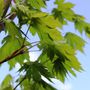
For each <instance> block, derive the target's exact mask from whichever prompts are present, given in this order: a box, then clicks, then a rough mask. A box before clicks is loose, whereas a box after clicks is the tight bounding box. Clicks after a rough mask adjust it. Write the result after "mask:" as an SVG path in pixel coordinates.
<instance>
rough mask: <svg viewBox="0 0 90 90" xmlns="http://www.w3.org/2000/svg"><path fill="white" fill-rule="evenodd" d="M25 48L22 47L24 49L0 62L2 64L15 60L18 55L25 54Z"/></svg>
mask: <svg viewBox="0 0 90 90" xmlns="http://www.w3.org/2000/svg"><path fill="white" fill-rule="evenodd" d="M24 48H25V46H22V47H21V48H19V49H18V50H16V51H14V52H13V53H12V54H11V55H10V56H8V57H7V58H5V59H4V60H2V61H0V64H2V63H4V62H7V61H9V60H11V59H12V58H14V57H16V56H18V55H21V54H23V53H24V52H25V51H24Z"/></svg>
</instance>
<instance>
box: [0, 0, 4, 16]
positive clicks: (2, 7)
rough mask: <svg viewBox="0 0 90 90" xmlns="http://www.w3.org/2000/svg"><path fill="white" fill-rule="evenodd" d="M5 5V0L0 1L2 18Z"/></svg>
mask: <svg viewBox="0 0 90 90" xmlns="http://www.w3.org/2000/svg"><path fill="white" fill-rule="evenodd" d="M4 4H5V3H4V0H0V17H1V16H2V14H3V11H4Z"/></svg>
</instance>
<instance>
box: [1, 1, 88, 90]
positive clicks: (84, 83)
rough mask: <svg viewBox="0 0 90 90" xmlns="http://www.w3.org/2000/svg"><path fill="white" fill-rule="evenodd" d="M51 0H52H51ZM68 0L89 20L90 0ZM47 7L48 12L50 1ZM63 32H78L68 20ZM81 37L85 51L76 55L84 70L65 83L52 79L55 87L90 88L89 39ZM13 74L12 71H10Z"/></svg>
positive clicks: (60, 89) (64, 89)
mask: <svg viewBox="0 0 90 90" xmlns="http://www.w3.org/2000/svg"><path fill="white" fill-rule="evenodd" d="M51 1H53V0H51ZM66 1H70V2H72V3H74V4H76V6H75V7H74V9H73V10H74V11H75V12H76V13H77V14H80V15H83V16H85V17H86V21H88V22H90V0H66ZM48 5H49V7H48V9H47V10H46V11H48V12H50V9H51V8H52V7H53V4H52V3H51V2H50V3H49V4H48ZM63 30H64V32H67V31H71V32H75V33H77V34H78V32H77V31H75V29H74V25H73V24H72V23H70V22H69V25H68V26H64V28H63ZM2 37H3V32H2V33H1V34H0V41H1V39H2ZM82 37H83V38H84V39H85V40H87V42H88V43H87V44H86V46H85V47H84V51H85V53H84V54H82V53H80V52H78V53H77V57H78V59H79V60H80V62H81V64H82V66H83V68H84V70H85V71H83V72H82V73H78V72H77V77H76V78H75V77H72V76H71V77H68V78H67V79H66V82H65V84H62V83H61V82H59V81H56V80H54V82H55V83H56V84H55V87H57V89H58V90H90V60H89V58H90V39H88V38H87V37H85V36H84V35H82ZM31 56H32V58H34V57H35V56H38V55H37V54H35V55H34V53H32V54H31ZM7 67H8V65H7V64H6V63H4V65H3V66H2V67H0V82H1V81H2V80H3V79H4V77H5V75H6V74H7V73H8V68H7ZM10 73H12V74H13V72H10Z"/></svg>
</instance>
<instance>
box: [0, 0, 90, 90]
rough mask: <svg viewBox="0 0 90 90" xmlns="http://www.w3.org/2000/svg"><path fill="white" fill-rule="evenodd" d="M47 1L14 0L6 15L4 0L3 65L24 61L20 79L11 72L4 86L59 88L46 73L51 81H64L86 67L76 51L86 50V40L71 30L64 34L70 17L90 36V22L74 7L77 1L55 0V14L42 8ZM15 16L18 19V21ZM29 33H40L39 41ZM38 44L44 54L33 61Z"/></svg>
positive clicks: (0, 23)
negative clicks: (82, 65) (31, 56)
mask: <svg viewBox="0 0 90 90" xmlns="http://www.w3.org/2000/svg"><path fill="white" fill-rule="evenodd" d="M8 1H10V0H8ZM47 1H49V0H12V2H13V3H14V6H13V3H10V5H9V8H10V10H8V12H9V13H8V12H6V14H5V15H3V12H4V9H5V2H4V0H1V1H0V6H1V7H0V32H5V34H6V36H5V37H3V40H2V42H1V43H2V46H1V47H0V65H3V63H4V62H7V63H8V64H9V66H10V67H9V69H10V70H13V68H15V65H16V64H17V63H19V64H20V69H19V70H18V72H19V73H20V74H19V75H18V79H17V80H16V82H14V81H15V79H14V78H13V77H12V76H11V75H7V77H6V78H5V79H4V80H3V82H2V84H1V86H0V90H18V89H17V87H18V86H19V89H20V90H55V88H54V87H52V86H51V85H49V84H48V83H47V82H46V81H45V80H44V79H43V78H42V77H44V78H46V79H47V80H49V81H50V82H52V80H51V78H56V79H59V80H61V81H62V82H64V81H65V78H66V77H67V75H68V74H69V73H71V74H72V75H73V76H76V74H75V71H78V72H81V71H82V70H83V69H82V67H81V64H80V62H79V61H78V59H77V57H76V53H77V51H78V50H79V51H81V52H83V47H84V46H85V41H84V40H83V39H82V38H81V37H80V36H77V35H76V34H75V33H71V32H67V33H66V34H65V36H63V35H62V33H61V32H63V31H61V30H62V27H63V26H64V25H67V23H68V21H70V22H72V23H74V25H75V29H77V30H78V31H79V32H80V33H83V32H85V34H86V36H88V37H89V36H90V24H89V23H87V22H85V18H84V17H83V16H81V15H78V14H76V13H75V12H74V11H73V9H72V8H73V7H74V6H75V5H74V4H72V3H70V2H65V1H64V0H55V2H54V4H56V5H57V7H56V8H53V10H52V12H51V14H49V13H48V12H43V11H42V9H41V8H47V4H46V2H47ZM9 8H8V9H9ZM13 16H14V18H17V19H18V24H16V23H15V22H16V21H15V20H14V18H12V17H13ZM24 25H26V27H28V29H27V30H26V28H24V29H22V27H23V26H24ZM25 32H26V33H25ZM28 33H30V35H31V34H32V36H33V37H34V36H35V35H38V37H39V41H37V40H36V41H33V42H31V41H30V40H29V39H32V38H30V37H29V35H27V34H28ZM34 47H37V49H38V51H40V52H41V54H40V56H39V57H38V59H37V60H35V61H32V60H30V56H29V53H31V52H30V50H31V49H32V48H34ZM35 51H37V50H35ZM22 73H23V74H22ZM14 83H15V84H17V85H16V86H15V84H14Z"/></svg>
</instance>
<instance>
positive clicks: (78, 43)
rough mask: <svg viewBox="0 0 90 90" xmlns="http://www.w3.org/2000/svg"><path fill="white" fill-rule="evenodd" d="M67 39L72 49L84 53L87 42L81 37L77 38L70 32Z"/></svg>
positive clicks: (66, 36)
mask: <svg viewBox="0 0 90 90" xmlns="http://www.w3.org/2000/svg"><path fill="white" fill-rule="evenodd" d="M65 38H66V40H67V43H68V44H69V45H70V46H71V47H72V48H74V49H75V50H80V51H81V52H83V47H84V46H85V41H84V40H83V39H82V38H81V37H79V36H77V35H76V34H74V33H70V32H68V33H67V34H66V35H65Z"/></svg>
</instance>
